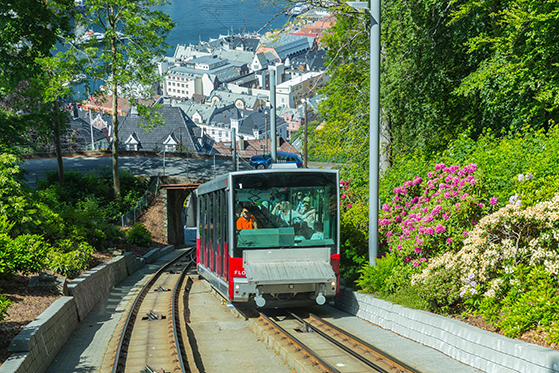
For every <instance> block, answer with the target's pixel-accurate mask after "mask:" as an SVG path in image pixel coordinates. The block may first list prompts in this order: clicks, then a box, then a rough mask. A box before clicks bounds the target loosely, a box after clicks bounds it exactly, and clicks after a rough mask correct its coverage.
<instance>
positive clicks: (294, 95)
mask: <svg viewBox="0 0 559 373" xmlns="http://www.w3.org/2000/svg"><path fill="white" fill-rule="evenodd" d="M325 84H326V75H324V73H323V72H309V73H306V74H303V75H301V76H297V77H295V78H293V79H291V80H288V81H286V82H283V83H281V84H278V85H277V86H276V103H277V106H287V107H290V108H295V107H297V106H298V105H300V104H301V102H302V101H301V100H302V99H304V98H311V97H314V96H315V95H316V90H317V88H320V87H323V86H324V85H325Z"/></svg>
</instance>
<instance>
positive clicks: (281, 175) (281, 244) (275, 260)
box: [197, 168, 340, 307]
mask: <svg viewBox="0 0 559 373" xmlns="http://www.w3.org/2000/svg"><path fill="white" fill-rule="evenodd" d="M338 196H339V179H338V171H337V170H316V169H295V168H294V169H283V168H282V169H268V170H251V171H237V172H231V173H229V174H227V175H223V176H221V177H218V178H216V179H214V180H212V181H210V182H208V183H205V184H203V185H201V186H200V187H199V188H198V190H197V201H198V203H197V205H198V206H197V207H198V208H197V225H198V233H197V269H198V273H199V274H200V275H201V276H203V277H204V278H205V279H206V280H207V281H209V282H210V283H211V284H212V285H213V286H214V287H215V288H216V289H217V290H218V291H219V292H220V293H221V294H222V295H223V296H224V298H226V299H228V300H229V301H230V302H232V303H234V304H235V305H236V306H237V307H243V306H248V307H254V306H257V307H287V306H289V307H292V306H304V305H311V304H319V305H322V304H324V303H326V302H327V301H329V300H331V299H332V298H334V297H335V296H336V295H337V294H338V291H339V264H340V251H339V197H338ZM243 214H244V215H245V217H243V216H241V215H243ZM247 218H248V219H247ZM239 219H244V220H241V222H239V223H238V220H239Z"/></svg>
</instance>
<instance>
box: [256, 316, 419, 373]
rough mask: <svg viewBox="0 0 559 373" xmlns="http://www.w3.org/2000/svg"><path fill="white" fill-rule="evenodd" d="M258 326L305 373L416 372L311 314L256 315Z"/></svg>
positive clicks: (416, 372) (416, 371)
mask: <svg viewBox="0 0 559 373" xmlns="http://www.w3.org/2000/svg"><path fill="white" fill-rule="evenodd" d="M259 313H260V316H259V319H258V323H260V324H261V325H262V326H263V327H264V328H267V329H268V330H269V332H272V333H274V334H275V336H276V337H278V338H279V339H280V340H281V343H280V344H281V345H283V347H284V348H285V349H286V350H290V351H289V353H290V354H291V355H292V356H293V354H295V355H296V357H295V359H297V360H298V361H299V364H297V365H298V366H300V367H304V368H303V369H297V371H298V372H299V371H300V370H304V371H306V372H330V373H341V372H356V373H357V372H390V373H394V372H399V373H400V372H401V373H419V371H418V370H416V369H414V368H412V367H410V366H408V365H407V364H405V363H403V362H401V361H399V360H398V359H396V358H394V357H392V356H390V355H389V354H387V353H385V352H383V351H382V350H380V349H378V348H376V347H374V346H372V345H370V344H369V343H367V342H365V341H363V340H361V339H359V338H357V337H355V336H353V335H351V334H350V333H347V332H346V331H344V330H342V329H340V328H338V327H337V326H335V325H333V324H330V323H329V322H327V321H325V320H323V319H321V318H320V317H318V316H315V315H313V314H308V315H305V316H304V317H303V316H299V315H297V314H295V313H293V312H289V311H285V312H284V313H283V314H282V313H277V314H275V315H273V316H268V315H266V314H264V313H262V312H259Z"/></svg>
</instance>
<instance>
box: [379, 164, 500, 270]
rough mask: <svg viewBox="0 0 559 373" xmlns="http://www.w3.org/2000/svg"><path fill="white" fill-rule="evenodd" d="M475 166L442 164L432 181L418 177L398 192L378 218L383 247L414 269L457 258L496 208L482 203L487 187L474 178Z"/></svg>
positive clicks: (495, 200) (383, 208) (409, 181)
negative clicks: (452, 254) (479, 224)
mask: <svg viewBox="0 0 559 373" xmlns="http://www.w3.org/2000/svg"><path fill="white" fill-rule="evenodd" d="M476 170H477V166H476V165H475V164H473V163H471V164H469V165H467V166H465V167H459V166H455V165H453V166H449V167H447V166H446V165H445V164H443V163H440V164H437V165H436V166H435V171H434V172H429V173H428V179H427V180H423V179H422V178H420V177H419V176H416V177H414V179H413V180H408V181H406V182H405V183H403V184H402V186H401V187H398V188H395V189H394V197H393V199H392V201H391V202H390V203H386V204H384V205H383V206H382V213H381V214H379V217H380V218H379V236H380V238H379V241H380V240H381V239H383V240H384V241H385V243H386V244H387V245H388V250H389V251H390V252H392V254H393V255H396V256H398V257H400V258H402V259H403V260H405V261H406V262H409V263H411V264H412V265H413V266H414V267H418V266H421V265H423V264H425V263H427V261H428V260H429V258H432V257H434V256H437V255H439V254H441V253H444V252H455V251H456V250H457V249H458V248H459V247H460V245H461V242H462V240H463V239H464V238H465V237H467V236H468V234H469V231H470V230H471V229H472V228H473V227H474V226H475V225H476V224H477V221H478V220H479V219H480V218H481V216H483V215H484V214H486V213H487V211H488V208H490V207H492V206H493V205H496V204H497V202H498V201H497V199H496V198H495V197H493V198H491V199H489V200H488V201H485V202H482V201H483V200H482V199H481V198H480V197H479V195H480V194H481V191H482V189H483V187H482V186H481V185H479V182H478V180H477V178H476Z"/></svg>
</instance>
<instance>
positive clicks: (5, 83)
mask: <svg viewBox="0 0 559 373" xmlns="http://www.w3.org/2000/svg"><path fill="white" fill-rule="evenodd" d="M73 7H74V2H73V1H72V0H17V1H3V2H1V3H0V66H1V70H0V101H1V102H2V108H1V109H0V111H1V114H0V124H1V126H0V127H1V128H2V130H0V140H1V141H3V142H4V143H5V144H12V145H13V144H18V143H22V142H23V141H24V140H25V136H23V134H24V133H25V130H26V129H27V128H29V127H32V126H35V125H37V124H38V123H43V124H46V125H47V128H50V133H52V132H53V131H52V125H53V122H52V118H53V117H51V114H52V113H53V110H54V109H55V107H54V106H53V105H51V104H50V102H49V105H48V106H46V107H45V105H44V103H45V101H44V100H43V95H44V94H46V92H45V90H44V88H45V87H48V85H45V84H38V83H42V79H39V77H41V76H42V74H43V67H44V66H43V65H42V63H41V62H40V61H41V60H42V59H45V58H49V57H51V56H52V51H53V48H54V46H55V44H56V42H58V41H60V40H61V39H60V36H62V35H67V34H68V33H69V32H70V30H71V26H70V17H71V14H72V9H73ZM54 112H55V113H56V111H55V110H54ZM54 118H58V116H57V115H55V116H54ZM54 126H55V130H56V127H59V124H57V122H56V119H55V120H54ZM57 139H58V140H59V136H58V137H57V136H56V135H55V141H56V140H57Z"/></svg>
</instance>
